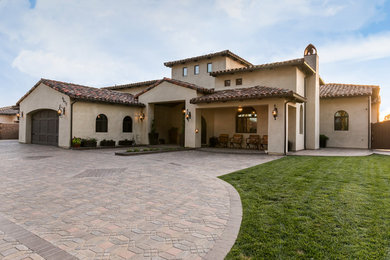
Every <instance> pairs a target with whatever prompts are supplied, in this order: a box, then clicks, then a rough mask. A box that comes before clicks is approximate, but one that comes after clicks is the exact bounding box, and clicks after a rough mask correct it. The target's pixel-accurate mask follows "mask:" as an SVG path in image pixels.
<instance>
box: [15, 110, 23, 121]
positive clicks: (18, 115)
mask: <svg viewBox="0 0 390 260" xmlns="http://www.w3.org/2000/svg"><path fill="white" fill-rule="evenodd" d="M16 117H17V118H18V119H19V118H23V111H22V112H19V113H17V114H16Z"/></svg>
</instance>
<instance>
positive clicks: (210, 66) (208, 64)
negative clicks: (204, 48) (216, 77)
mask: <svg viewBox="0 0 390 260" xmlns="http://www.w3.org/2000/svg"><path fill="white" fill-rule="evenodd" d="M212 71H213V64H212V63H207V72H212Z"/></svg>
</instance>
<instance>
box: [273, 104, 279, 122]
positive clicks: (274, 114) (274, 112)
mask: <svg viewBox="0 0 390 260" xmlns="http://www.w3.org/2000/svg"><path fill="white" fill-rule="evenodd" d="M272 115H273V116H274V120H276V118H277V117H278V109H277V108H276V105H274V110H272Z"/></svg>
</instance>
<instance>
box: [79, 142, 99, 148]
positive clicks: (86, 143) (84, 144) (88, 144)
mask: <svg viewBox="0 0 390 260" xmlns="http://www.w3.org/2000/svg"><path fill="white" fill-rule="evenodd" d="M96 145H97V142H96V141H82V142H81V146H82V147H96Z"/></svg>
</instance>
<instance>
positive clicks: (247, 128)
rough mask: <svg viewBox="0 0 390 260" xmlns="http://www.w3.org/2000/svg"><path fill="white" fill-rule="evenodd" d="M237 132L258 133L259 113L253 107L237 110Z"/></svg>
mask: <svg viewBox="0 0 390 260" xmlns="http://www.w3.org/2000/svg"><path fill="white" fill-rule="evenodd" d="M236 133H257V113H256V110H255V109H254V108H253V107H244V108H243V109H242V111H241V112H237V116H236Z"/></svg>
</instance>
